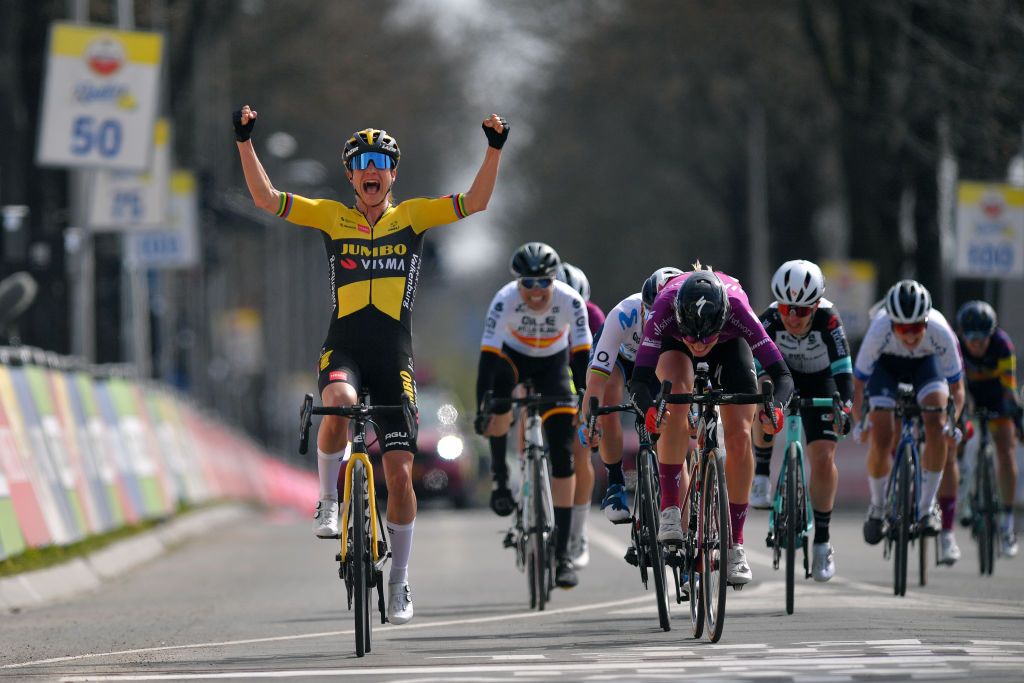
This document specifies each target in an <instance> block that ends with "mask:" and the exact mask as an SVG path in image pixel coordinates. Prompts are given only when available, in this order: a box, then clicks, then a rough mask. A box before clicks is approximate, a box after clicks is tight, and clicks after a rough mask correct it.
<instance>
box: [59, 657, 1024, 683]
mask: <svg viewBox="0 0 1024 683" xmlns="http://www.w3.org/2000/svg"><path fill="white" fill-rule="evenodd" d="M975 659H976V658H974V657H970V656H966V655H961V654H950V655H944V654H941V653H934V652H929V653H927V654H925V655H916V654H915V655H900V654H893V655H887V656H861V657H848V656H841V657H836V656H826V657H813V658H812V657H772V658H765V659H757V660H752V659H751V658H750V655H739V656H729V655H725V656H722V657H709V658H706V659H701V660H687V661H685V662H681V663H679V664H677V665H676V666H675V667H673V673H674V674H675V676H676V677H680V676H682V675H683V674H698V672H700V673H705V672H708V671H709V670H715V671H719V672H723V671H728V670H731V671H733V672H736V673H741V674H745V675H749V672H750V671H751V666H752V665H753V664H756V667H757V670H758V672H764V671H766V670H772V669H778V670H779V671H788V672H789V674H790V675H793V674H794V672H796V671H804V670H806V669H807V667H813V669H814V670H815V673H816V674H817V675H818V676H821V677H822V679H823V680H835V679H834V678H832V677H829V678H828V679H826V678H825V672H824V671H822V669H826V668H829V667H837V668H839V669H842V670H846V669H848V668H850V667H851V666H861V667H882V669H879V668H871V669H870V670H867V669H858V672H859V673H861V674H862V675H863V674H866V673H869V672H870V673H871V674H872V675H877V674H878V673H879V672H880V671H884V672H886V673H889V674H890V675H900V676H902V675H905V674H908V673H909V674H910V675H915V674H916V675H920V676H922V677H926V676H934V675H936V674H938V673H954V672H956V670H953V669H950V668H949V665H951V664H975V663H977V662H976V661H975ZM987 661H988V662H989V663H998V664H1003V665H1012V666H1024V655H1016V656H1014V655H1004V656H1000V657H989V658H987ZM664 667H665V663H664V661H652V662H601V663H578V664H574V663H567V664H553V663H552V664H525V663H524V664H468V665H462V666H458V665H456V666H403V667H393V666H392V667H358V668H350V669H288V670H278V671H231V672H223V673H206V674H203V673H174V672H170V673H160V674H154V673H151V674H123V675H83V676H65V677H63V678H61V679H60V680H61V683H89V682H93V681H95V682H100V681H167V680H183V681H184V680H222V679H247V678H248V679H255V678H289V677H291V678H313V677H325V676H331V677H334V676H346V677H349V676H357V677H366V676H397V675H401V676H402V677H403V679H405V680H407V678H406V677H407V676H416V675H432V674H434V675H446V676H448V677H449V680H451V677H452V676H455V675H459V674H485V673H486V674H491V675H494V674H502V673H506V674H513V675H514V676H515V677H517V678H519V677H522V676H539V675H550V676H553V675H557V674H583V673H588V672H606V673H607V672H614V671H618V672H624V671H628V672H632V673H635V674H643V675H649V674H652V673H653V674H657V673H662V672H664ZM902 667H910V668H902ZM705 675H706V673H705ZM799 678H800V680H804V677H803V676H800V677H799Z"/></svg>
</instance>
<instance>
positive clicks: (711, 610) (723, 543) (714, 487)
mask: <svg viewBox="0 0 1024 683" xmlns="http://www.w3.org/2000/svg"><path fill="white" fill-rule="evenodd" d="M703 499H704V509H703V516H704V524H703V529H702V531H703V535H704V540H703V543H702V544H701V550H702V554H703V556H704V561H703V563H702V569H703V570H704V571H703V576H702V577H701V579H702V581H703V582H704V613H705V618H706V619H707V626H708V633H707V635H708V639H709V640H710V641H711V642H712V643H717V642H718V641H719V639H720V638H721V637H722V629H723V627H724V626H725V592H726V590H727V589H728V588H729V561H728V560H729V546H730V544H731V543H732V533H731V531H730V527H729V493H728V491H726V489H725V466H724V464H723V462H722V458H719V457H717V456H716V455H715V454H710V455H708V456H707V458H706V460H705V467H704V496H703Z"/></svg>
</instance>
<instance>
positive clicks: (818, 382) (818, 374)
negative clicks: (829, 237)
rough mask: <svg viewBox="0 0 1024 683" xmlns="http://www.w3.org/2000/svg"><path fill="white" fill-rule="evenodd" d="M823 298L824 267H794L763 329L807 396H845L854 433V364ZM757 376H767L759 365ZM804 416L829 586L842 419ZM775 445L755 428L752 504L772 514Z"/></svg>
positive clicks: (778, 280)
mask: <svg viewBox="0 0 1024 683" xmlns="http://www.w3.org/2000/svg"><path fill="white" fill-rule="evenodd" d="M824 293H825V278H824V276H823V275H822V274H821V268H819V267H818V265H817V264H815V263H811V262H810V261H803V260H796V261H787V262H786V263H783V264H782V266H781V267H780V268H779V269H778V270H777V271H776V272H775V275H774V276H773V277H772V294H774V295H775V302H774V303H772V304H771V306H769V307H768V309H767V310H765V312H764V313H762V314H761V324H762V325H764V330H765V332H767V333H768V336H769V337H770V338H771V339H772V341H774V342H775V346H777V347H778V348H779V352H781V353H782V357H783V359H784V360H785V361H786V365H788V366H789V371H790V372H791V373H793V383H794V384H795V385H796V389H797V391H798V392H800V394H801V396H802V397H803V398H822V397H831V396H832V395H833V394H834V393H835V392H837V391H838V392H839V397H840V399H841V400H842V401H843V404H844V414H843V416H841V417H840V420H841V421H842V425H843V428H844V430H846V431H848V430H849V410H850V408H849V406H850V402H851V400H852V398H853V364H852V362H851V360H850V350H849V349H850V347H849V344H847V342H846V332H845V330H844V329H843V322H842V320H841V319H840V318H839V313H838V312H837V311H836V310H835V308H834V307H833V306H832V302H831V301H829V300H828V299H826V298H824V296H822V295H823V294H824ZM758 370H759V372H761V369H760V367H758ZM800 417H801V420H802V422H803V431H804V436H805V437H806V439H807V460H808V462H809V463H810V466H811V475H810V480H809V482H808V490H809V491H810V498H811V508H812V510H813V512H814V540H813V543H812V546H811V550H812V552H811V575H812V576H813V577H814V580H815V581H828V580H829V579H831V578H832V576H833V575H834V574H835V571H836V565H835V559H834V556H835V550H834V549H833V547H832V541H831V534H830V533H829V525H830V522H831V519H832V507H833V504H834V503H835V499H836V488H837V487H838V484H839V472H838V470H837V469H836V463H835V454H836V441H838V439H839V436H840V434H836V432H835V429H834V427H833V425H834V424H835V418H834V416H833V411H832V409H831V408H804V409H803V410H802V411H801V413H800ZM843 433H845V431H844V432H843ZM772 441H773V436H772V435H771V434H770V433H768V432H767V431H766V430H764V429H763V428H762V427H761V425H760V423H758V422H755V423H754V460H755V464H754V484H753V487H752V488H751V491H750V505H751V507H754V508H760V509H768V508H770V507H771V505H772V501H771V482H770V480H769V475H770V474H771V458H772Z"/></svg>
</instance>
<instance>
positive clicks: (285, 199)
mask: <svg viewBox="0 0 1024 683" xmlns="http://www.w3.org/2000/svg"><path fill="white" fill-rule="evenodd" d="M291 212H292V193H291V192H282V193H281V206H279V207H278V209H277V215H278V217H280V218H288V214H290V213H291Z"/></svg>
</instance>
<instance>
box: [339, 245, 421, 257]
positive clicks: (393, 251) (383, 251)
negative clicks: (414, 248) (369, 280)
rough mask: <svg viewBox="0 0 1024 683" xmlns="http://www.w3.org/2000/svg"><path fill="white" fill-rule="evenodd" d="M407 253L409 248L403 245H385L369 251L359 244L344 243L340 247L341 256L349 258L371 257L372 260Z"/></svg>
mask: <svg viewBox="0 0 1024 683" xmlns="http://www.w3.org/2000/svg"><path fill="white" fill-rule="evenodd" d="M408 251H409V248H408V247H407V246H405V245H404V244H385V245H382V246H379V247H374V248H373V249H370V248H369V247H365V246H363V245H361V244H353V243H351V242H345V243H344V244H342V245H341V253H342V255H345V254H349V255H351V256H372V257H374V258H376V257H378V256H393V255H398V256H405V254H406V253H407V252H408Z"/></svg>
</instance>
